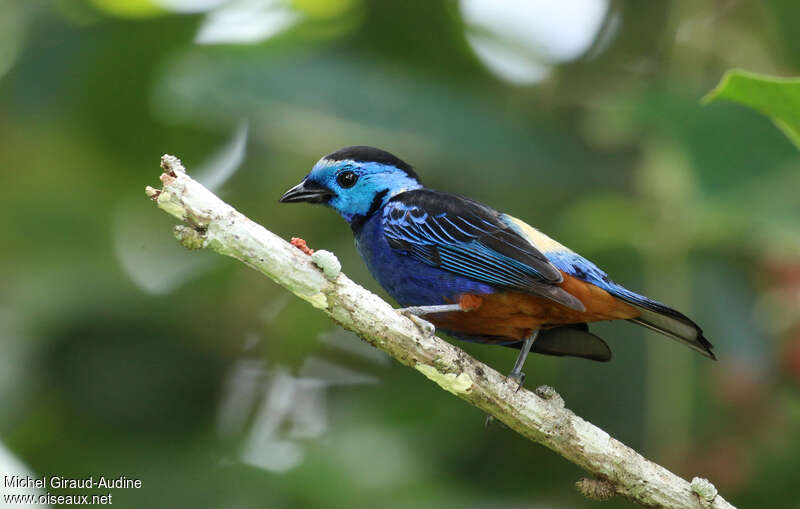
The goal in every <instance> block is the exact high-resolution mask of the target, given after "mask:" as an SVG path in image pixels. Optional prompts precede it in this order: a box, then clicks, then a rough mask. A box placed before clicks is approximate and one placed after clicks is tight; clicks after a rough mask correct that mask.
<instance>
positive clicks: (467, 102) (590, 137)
mask: <svg viewBox="0 0 800 509" xmlns="http://www.w3.org/2000/svg"><path fill="white" fill-rule="evenodd" d="M589 1H593V0H587V2H589ZM597 1H600V2H601V3H602V5H603V6H605V8H604V9H601V10H599V11H598V12H601V14H602V19H600V20H599V22H598V23H597V24H596V26H597V28H596V32H592V33H591V34H589V37H588V38H587V39H586V40H587V41H588V42H587V44H586V49H585V51H582V52H580V53H579V54H578V55H577V56H574V57H569V58H567V57H563V56H561V57H557V56H553V53H548V52H547V51H544V50H543V49H542V48H540V47H539V46H536V44H534V43H536V41H538V42H542V41H544V42H545V43H548V44H551V43H552V44H555V42H557V41H558V40H560V39H559V37H557V36H555V35H548V36H547V37H546V38H544V39H541V40H540V39H536V40H535V41H534V42H530V41H529V40H528V39H526V38H525V37H527V36H528V35H529V36H530V37H532V38H535V37H536V36H537V34H538V33H539V32H537V31H536V30H533V29H531V30H529V31H528V32H530V33H527V32H526V31H524V30H522V34H523V35H519V33H513V34H512V31H511V30H506V29H505V25H502V24H501V25H499V27H498V29H497V31H495V32H487V31H486V30H484V29H481V30H482V31H480V32H476V29H475V28H474V27H470V26H467V24H466V23H465V22H464V19H463V17H462V6H463V2H462V3H458V2H455V1H450V0H436V1H424V2H407V1H401V0H385V1H366V0H364V1H355V0H353V1H344V0H342V1H336V2H325V1H322V0H319V1H315V0H302V1H299V0H298V1H293V2H290V1H277V0H276V1H259V2H246V1H242V0H237V1H235V2H229V1H223V0H146V1H145V0H92V1H87V2H81V1H76V0H53V1H47V0H30V1H27V2H15V1H13V0H6V1H0V28H2V29H1V30H0V168H2V170H3V186H0V203H1V204H2V209H0V210H2V218H3V219H2V223H1V224H2V225H3V229H2V230H3V246H4V248H5V249H0V281H2V285H0V398H2V401H3V404H2V405H0V442H2V444H3V446H4V447H5V448H7V449H8V450H9V451H10V454H13V456H14V457H16V458H17V460H19V461H21V462H23V463H24V464H25V465H27V467H28V468H29V469H30V471H31V472H32V473H35V474H37V475H45V474H47V475H64V476H83V477H85V476H88V475H95V476H98V475H111V476H116V475H126V476H128V477H135V478H140V479H142V482H143V488H142V489H140V490H117V491H114V504H115V506H117V507H136V508H138V507H154V508H157V507H198V508H205V507H226V508H227V507H270V508H280V507H342V508H345V507H347V508H350V507H352V506H353V505H354V504H357V505H359V506H369V507H389V508H391V507H408V506H422V507H441V508H447V507H464V506H470V507H507V506H525V507H528V506H534V507H556V508H558V507H564V508H566V507H591V506H594V505H595V503H593V502H590V501H587V500H583V499H582V498H581V497H580V495H579V494H577V493H576V492H575V491H574V490H573V489H572V483H573V482H574V481H575V480H576V479H578V478H579V477H581V476H582V475H583V474H582V472H580V471H579V469H578V468H577V467H575V466H573V465H571V464H569V463H568V462H566V461H565V460H563V459H562V458H560V457H558V456H556V455H554V454H552V453H550V452H549V451H547V450H545V449H544V448H542V447H539V446H536V445H535V444H531V443H528V442H527V441H525V440H524V439H522V438H520V437H518V436H516V435H514V434H512V433H509V432H507V431H505V430H503V429H500V428H494V429H490V430H484V429H483V426H482V421H483V419H482V416H481V415H480V412H478V411H477V410H475V409H473V408H471V407H468V406H466V405H464V404H462V403H461V402H460V401H459V400H457V399H456V398H453V397H451V396H450V395H448V394H446V393H444V392H442V391H440V390H438V389H437V388H436V387H434V386H432V385H430V383H429V382H427V381H426V380H425V379H424V378H423V377H421V376H419V374H417V373H415V372H413V371H412V370H408V369H404V368H401V367H398V366H396V365H394V364H392V363H390V362H387V361H386V360H385V359H384V358H383V357H381V356H379V355H377V356H376V355H375V353H374V352H371V351H369V350H368V349H367V350H363V349H359V348H358V347H359V346H363V345H362V344H361V343H359V342H358V340H357V339H355V338H352V337H349V336H347V335H346V334H344V333H340V332H338V331H336V329H335V328H334V327H333V325H332V324H331V323H330V322H329V321H328V320H327V319H326V318H324V317H323V316H322V315H321V314H320V313H318V312H315V311H314V310H313V309H311V308H310V307H309V306H308V305H307V304H305V303H303V302H301V301H299V300H297V299H289V298H287V296H286V295H285V292H283V291H282V290H281V289H280V288H277V287H276V286H275V285H274V284H273V283H271V282H270V281H269V280H266V279H265V278H260V277H257V276H256V275H255V274H254V273H253V272H252V271H250V270H249V269H247V268H245V267H243V266H241V265H240V264H238V263H235V262H233V261H231V260H227V259H222V258H221V257H216V256H213V255H212V254H210V253H197V252H187V251H183V250H182V249H180V248H179V247H178V246H177V245H176V243H175V242H174V240H173V239H172V235H171V228H172V226H173V223H172V222H171V221H170V219H169V218H168V217H166V216H165V215H164V214H162V213H160V212H159V211H158V210H156V209H155V208H154V207H152V205H151V204H150V203H148V202H147V201H146V198H145V197H144V194H143V188H144V186H145V185H154V184H155V183H157V176H158V174H159V169H158V166H157V164H158V158H159V157H160V156H161V154H163V153H165V152H169V153H173V154H176V155H178V156H180V157H181V158H182V159H183V161H184V163H185V164H186V166H187V167H188V168H189V169H190V171H192V172H193V173H194V172H195V171H197V172H202V173H203V174H207V175H210V176H209V178H210V179H215V180H216V181H217V182H218V187H217V192H218V193H219V194H220V195H221V196H222V197H223V198H224V199H226V200H227V201H229V202H231V203H233V204H234V205H235V206H236V207H237V208H238V209H239V210H241V211H242V212H244V213H246V214H248V215H249V216H250V217H251V218H253V219H254V220H257V221H259V222H261V223H262V224H264V225H265V226H266V227H268V228H269V229H271V230H272V231H275V232H276V233H278V234H280V235H282V236H284V237H285V238H289V237H291V236H300V237H303V238H304V239H306V240H307V241H308V243H309V245H310V246H311V247H313V248H324V249H330V250H332V251H334V252H336V253H337V255H338V256H339V257H340V259H341V261H342V263H343V266H344V270H345V271H346V272H347V273H348V275H350V276H351V277H353V278H354V279H355V280H356V281H358V282H360V283H363V284H365V285H366V286H368V287H370V288H372V289H374V290H375V291H377V292H379V293H380V292H381V290H380V289H379V288H378V287H377V285H376V284H375V282H374V281H372V279H371V278H370V276H369V274H368V273H367V271H366V269H365V267H364V265H363V263H362V262H361V260H359V259H358V257H357V255H356V253H355V250H354V248H353V246H352V236H351V234H350V232H349V230H348V228H347V226H346V225H345V224H344V223H343V222H342V221H341V220H340V219H339V218H338V217H336V216H335V214H333V213H332V212H331V211H328V210H324V209H322V208H315V207H310V206H307V207H290V206H287V205H279V204H278V203H277V198H278V197H279V196H280V194H281V193H282V192H283V191H285V190H286V189H287V188H288V187H290V186H291V185H294V184H295V183H296V182H297V181H298V180H299V179H300V178H301V177H302V176H303V175H305V173H306V172H307V171H308V170H309V169H310V167H311V166H312V165H313V163H314V162H315V161H316V160H317V159H318V158H319V157H321V156H322V155H324V154H326V153H328V152H331V151H333V150H335V149H338V148H340V147H342V146H345V145H353V144H368V145H374V146H379V147H382V148H385V149H387V150H390V151H392V152H394V153H396V154H397V155H398V156H400V157H401V158H403V159H405V160H407V161H408V162H410V163H411V164H413V165H414V166H415V167H416V168H417V170H418V173H419V174H420V175H421V178H422V180H423V182H424V183H426V184H427V185H429V186H430V187H434V188H440V189H446V190H448V191H451V192H457V193H460V194H464V195H468V196H471V197H474V198H476V199H479V200H481V201H483V202H486V203H488V204H491V205H493V206H495V207H497V208H500V209H503V210H505V211H507V212H509V213H511V214H513V215H515V216H517V217H520V218H523V219H525V220H526V221H528V222H530V223H531V224H533V225H535V226H537V227H539V228H541V229H542V230H543V231H545V232H547V233H548V234H551V235H552V236H553V237H555V238H557V239H558V240H559V241H561V242H563V243H564V244H566V245H568V246H570V247H571V248H573V249H575V250H576V251H578V252H580V253H582V254H584V255H585V256H587V257H589V258H591V259H593V260H594V261H595V262H596V263H597V264H598V265H600V266H601V267H603V268H604V269H606V270H607V271H608V272H609V273H610V274H611V275H612V277H613V278H614V279H615V280H617V281H619V282H621V283H623V284H625V285H626V286H628V287H630V288H631V289H634V290H638V291H642V292H643V293H646V294H648V295H650V296H652V297H654V298H657V299H659V300H662V301H664V302H666V303H668V304H670V305H673V306H675V307H677V308H679V309H681V310H684V311H685V312H686V313H687V314H689V315H690V316H692V317H694V318H695V319H696V320H697V321H698V322H699V323H700V324H702V326H703V327H704V330H705V332H706V335H707V337H708V338H709V339H710V340H711V341H712V343H714V345H715V347H716V352H717V353H718V357H719V358H720V361H719V362H717V363H712V362H709V361H707V360H706V359H703V358H701V357H700V356H697V355H695V354H693V353H692V352H691V351H689V350H687V349H685V348H681V347H680V346H679V345H677V344H675V343H673V342H670V341H666V340H665V339H664V338H663V337H659V336H657V335H655V334H652V333H649V332H647V331H644V330H640V329H639V328H636V327H634V326H632V325H628V324H625V323H613V324H600V325H598V326H597V327H596V331H597V332H598V333H599V334H600V335H601V336H602V337H604V338H606V339H608V342H609V344H610V345H611V347H612V349H613V351H614V359H613V360H612V361H611V362H610V363H608V364H594V363H589V362H586V361H582V360H579V359H554V358H547V357H543V356H537V357H535V358H531V359H530V360H529V361H528V365H527V369H526V371H527V373H528V379H529V384H531V385H535V384H549V385H552V386H554V387H556V388H557V389H558V390H559V392H560V393H561V394H562V395H563V396H564V399H565V400H566V402H567V405H568V406H569V407H570V408H572V409H574V410H575V411H576V412H577V413H578V414H579V415H582V416H584V417H586V418H587V419H589V420H591V421H592V422H594V423H596V424H597V425H599V426H601V427H603V428H604V429H606V430H607V431H608V432H609V433H610V434H612V435H613V436H615V437H617V438H619V439H621V440H623V441H625V442H626V443H628V444H630V445H631V446H633V447H635V448H637V449H638V450H641V451H642V452H643V453H644V454H646V455H648V456H650V457H652V458H653V459H654V460H657V461H659V462H661V463H663V464H665V465H666V466H668V467H670V468H672V469H674V470H675V471H676V472H678V473H680V474H682V475H684V476H686V477H691V476H694V475H702V476H704V477H708V478H709V479H711V480H712V481H713V482H715V484H716V485H717V487H718V488H719V489H720V491H721V493H723V495H725V496H726V498H728V499H729V500H731V501H732V502H734V503H736V504H740V505H741V506H748V507H763V506H765V504H768V505H770V506H775V507H798V505H797V503H798V502H797V497H796V495H795V490H796V486H795V484H796V480H797V475H796V473H797V472H798V471H800V431H798V430H800V395H798V388H799V387H800V322H798V313H797V295H798V292H800V229H798V219H800V201H799V200H798V199H797V190H798V189H800V158H798V152H797V150H796V148H795V147H794V146H792V144H791V143H790V142H789V141H788V140H787V139H786V138H785V137H784V136H783V135H782V134H781V133H780V131H778V130H776V129H774V127H773V125H772V124H771V122H770V121H769V120H768V119H767V118H764V117H762V116H761V115H759V114H757V113H756V112H754V111H750V110H748V109H745V108H741V107H739V106H737V105H734V104H726V103H724V102H719V103H716V102H715V103H713V104H711V105H709V106H706V107H703V106H701V105H700V102H699V99H700V97H701V96H702V95H703V94H704V93H705V92H706V91H707V90H709V89H711V88H712V87H713V86H714V84H715V83H716V82H717V81H718V80H719V78H720V76H721V75H722V74H723V72H724V71H725V70H726V69H729V68H732V67H741V68H747V69H751V70H753V71H755V72H760V73H765V74H770V75H780V76H797V75H798V74H800V73H799V70H800V56H799V55H800V53H799V52H798V48H800V32H798V31H797V30H796V26H795V25H796V23H794V20H797V19H798V18H800V4H798V3H797V2H793V1H791V0H770V1H765V2H731V3H727V2H725V3H718V2H713V3H705V2H677V1H676V2H650V3H646V4H643V3H641V2H632V1H622V0H620V1H611V2H609V3H607V4H606V3H605V2H602V0H597ZM496 4H497V5H500V4H502V2H499V3H496ZM526 5H527V4H526ZM548 5H549V6H550V8H549V9H548V7H547V6H548ZM553 5H554V3H548V2H542V3H538V2H531V3H530V9H539V11H536V12H535V13H534V14H536V15H537V16H546V15H548V13H551V14H552V12H551V11H552V9H554V8H555V7H553ZM245 7H246V8H248V9H250V10H245V12H244V14H242V10H241V9H243V8H245ZM237 9H239V10H237ZM579 11H580V12H578V13H572V14H571V15H570V16H572V17H570V16H566V17H561V18H554V21H552V23H553V24H557V23H561V24H562V25H559V26H563V29H562V30H560V31H558V32H561V33H562V34H561V35H563V34H569V33H571V30H569V29H571V28H574V27H576V26H589V24H583V25H581V24H579V23H577V21H578V20H577V18H575V16H580V15H582V14H581V13H582V12H583V13H584V14H585V12H589V11H590V9H581V10H579ZM512 14H513V13H512ZM525 15H530V12H528V13H527V14H525V13H523V12H520V13H518V15H517V16H513V17H512V19H514V18H517V19H526V18H524V16H525ZM565 20H566V21H565ZM592 26H594V25H592ZM523 27H524V25H523ZM558 32H557V34H556V35H559V34H558ZM542 33H544V32H542ZM514 34H516V35H514ZM512 35H514V37H511V36H512ZM478 36H479V39H480V41H483V42H486V41H487V38H488V41H489V44H490V46H483V47H481V46H478V45H477V44H478V43H476V37H478ZM523 36H524V37H523ZM491 44H494V46H491ZM537 44H538V43H537ZM543 47H544V48H547V47H549V46H543ZM487 48H489V49H487ZM498 48H500V49H498ZM481 51H483V52H484V53H480V52H481ZM492 52H494V53H492ZM503 52H507V53H503ZM512 53H513V55H515V57H514V58H515V59H518V58H520V57H519V55H523V57H522V58H523V59H529V60H530V62H529V63H531V65H532V66H533V64H534V63H535V66H533V67H532V68H531V69H533V70H535V71H536V73H538V74H536V73H533V72H531V73H529V74H527V75H522V77H520V75H517V76H516V77H515V79H520V80H521V79H523V78H524V79H527V80H528V82H524V83H523V82H519V81H509V80H510V79H511V78H510V77H509V76H508V75H503V74H502V72H501V70H499V69H501V68H500V67H492V65H494V66H497V65H498V62H497V61H496V60H494V61H492V60H487V59H488V58H489V56H491V55H493V57H492V58H495V59H497V58H499V57H498V55H505V54H512ZM487 55H489V56H487ZM510 61H511V63H512V64H513V65H517V66H518V67H519V66H520V65H521V64H520V63H519V62H518V60H514V59H511V60H510ZM514 62H516V63H514ZM509 65H511V64H509ZM523 67H524V66H523ZM529 70H530V69H529ZM531 80H533V81H531ZM242 125H247V126H249V127H248V128H247V129H242V127H241V126H242ZM243 132H244V133H247V134H246V136H247V138H246V151H245V152H241V151H240V150H239V149H237V147H241V146H243V145H242V144H239V143H237V140H239V139H240V138H239V137H241V136H243V135H242V134H241V133H243ZM237 162H241V164H237ZM229 169H233V170H236V171H235V172H233V173H232V174H231V172H230V171H227V170H229ZM223 170H225V171H223ZM206 172H207V173H206ZM459 346H462V347H463V348H464V349H466V350H467V351H468V352H469V353H471V354H472V355H475V356H477V357H478V358H480V359H482V360H484V361H485V362H488V363H489V364H491V365H492V366H494V367H496V368H497V369H500V370H506V369H507V368H508V367H509V365H510V363H511V362H513V357H514V355H515V353H514V352H512V351H509V350H507V349H503V348H493V347H487V346H482V345H472V344H464V343H459ZM374 382H377V383H374ZM6 464H7V463H3V464H2V466H0V469H3V468H7V467H6ZM765 501H768V502H765ZM606 505H607V506H608V507H627V506H629V505H630V504H628V503H627V502H625V501H622V500H613V501H611V502H609V503H606Z"/></svg>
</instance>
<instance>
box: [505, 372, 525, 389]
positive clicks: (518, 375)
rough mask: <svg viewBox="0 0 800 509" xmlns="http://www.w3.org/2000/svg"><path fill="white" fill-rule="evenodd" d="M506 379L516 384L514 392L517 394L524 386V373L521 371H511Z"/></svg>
mask: <svg viewBox="0 0 800 509" xmlns="http://www.w3.org/2000/svg"><path fill="white" fill-rule="evenodd" d="M508 379H509V380H513V381H515V382H517V390H516V391H514V392H518V391H519V390H520V389H522V386H523V385H525V373H523V372H522V371H517V372H514V371H512V372H511V373H509V374H508Z"/></svg>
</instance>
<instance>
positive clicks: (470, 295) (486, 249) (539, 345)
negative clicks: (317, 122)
mask: <svg viewBox="0 0 800 509" xmlns="http://www.w3.org/2000/svg"><path fill="white" fill-rule="evenodd" d="M280 201H282V202H311V203H322V204H325V205H327V206H329V207H332V208H333V209H334V210H336V211H337V212H338V213H339V214H340V215H341V216H342V217H343V218H344V219H345V221H347V222H348V223H349V224H350V227H351V228H352V230H353V234H354V235H355V240H356V248H357V249H358V252H359V253H360V254H361V257H362V258H363V259H364V261H365V262H366V264H367V267H368V268H369V271H370V273H371V274H372V275H373V277H374V278H375V279H377V280H378V282H379V283H380V284H381V286H383V287H384V288H385V289H386V291H387V292H388V293H389V295H391V296H392V297H393V298H394V299H395V300H397V301H398V302H399V303H400V304H401V305H402V306H409V307H407V308H405V309H403V310H402V311H404V312H406V313H411V314H413V315H426V320H428V321H430V322H431V323H433V324H434V325H435V326H436V327H438V328H439V329H441V330H443V331H444V332H446V333H448V334H450V335H452V336H454V337H457V338H459V339H463V340H467V341H477V342H480V343H489V344H494V345H503V346H510V347H515V348H519V349H520V353H519V356H518V357H517V361H516V363H515V365H514V368H513V369H512V371H511V373H510V374H509V378H512V379H514V380H515V381H516V382H517V383H518V384H519V385H522V383H523V382H524V379H525V375H524V373H523V372H522V366H523V364H524V362H525V358H526V356H527V354H528V352H529V351H530V350H531V349H532V350H533V351H534V352H537V353H543V354H550V355H569V356H575V357H583V358H586V359H592V360H596V361H607V360H609V359H610V358H611V351H610V349H609V348H608V345H606V343H605V342H604V341H603V340H602V339H600V338H599V337H597V336H595V335H594V334H592V333H590V332H589V329H588V326H587V323H588V322H597V321H601V320H630V321H632V322H634V323H637V324H639V325H643V326H645V327H648V328H650V329H653V330H655V331H658V332H660V333H662V334H664V335H666V336H669V337H670V338H672V339H675V340H677V341H680V342H681V343H684V344H685V345H687V346H689V347H691V348H693V349H695V350H697V351H698V352H700V353H701V354H703V355H705V356H706V357H710V358H711V359H715V357H714V354H713V353H712V351H711V349H712V346H711V343H709V342H708V340H706V338H705V337H703V331H702V330H701V329H700V327H698V326H697V324H695V323H694V322H693V321H692V320H690V319H689V318H687V317H686V316H685V315H683V314H682V313H680V312H678V311H675V310H674V309H671V308H669V307H667V306H665V305H663V304H661V303H659V302H656V301H654V300H652V299H649V298H647V297H644V296H642V295H639V294H637V293H634V292H632V291H630V290H628V289H626V288H624V287H623V286H621V285H618V284H617V283H614V282H613V281H612V280H611V279H610V278H609V277H608V276H607V275H606V273H605V272H603V271H602V270H600V269H599V268H598V267H597V266H596V265H595V264H594V263H592V262H590V261H589V260H587V259H586V258H583V257H582V256H580V255H579V254H577V253H575V252H574V251H571V250H570V249H569V248H567V247H565V246H563V245H561V244H559V243H558V242H556V241H555V240H553V239H551V238H550V237H548V236H546V235H545V234H543V233H541V232H540V231H538V230H537V229H535V228H533V227H531V226H529V225H528V224H526V223H524V222H523V221H521V220H519V219H517V218H515V217H512V216H510V215H508V214H504V213H502V212H499V211H497V210H495V209H493V208H491V207H488V206H486V205H483V204H481V203H478V202H476V201H473V200H470V199H469V198H465V197H463V196H459V195H456V194H450V193H446V192H442V191H434V190H433V189H428V188H426V187H424V186H423V185H422V184H420V182H419V179H418V177H417V174H416V173H414V170H413V169H412V168H411V166H409V165H408V164H406V163H405V162H403V161H401V160H400V159H398V158H397V157H395V156H393V155H392V154H390V153H388V152H385V151H383V150H380V149H377V148H372V147H347V148H343V149H341V150H338V151H336V152H333V153H332V154H328V155H327V156H325V157H323V158H322V159H320V160H319V162H317V164H316V165H314V167H313V168H312V169H311V172H310V173H309V174H308V175H307V176H306V178H305V179H303V181H302V182H300V183H299V184H298V185H296V186H295V187H293V188H291V189H290V190H288V191H287V192H286V193H285V194H284V195H283V196H282V197H281V199H280Z"/></svg>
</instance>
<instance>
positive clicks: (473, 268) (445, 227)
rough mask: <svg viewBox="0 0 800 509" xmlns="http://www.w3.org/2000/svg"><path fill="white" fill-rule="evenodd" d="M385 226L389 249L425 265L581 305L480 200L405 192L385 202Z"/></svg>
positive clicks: (500, 216) (558, 276)
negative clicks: (560, 286)
mask: <svg viewBox="0 0 800 509" xmlns="http://www.w3.org/2000/svg"><path fill="white" fill-rule="evenodd" d="M383 229H384V233H385V235H386V237H387V240H388V242H389V245H390V246H391V247H392V248H393V249H395V250H398V251H402V252H404V253H406V254H408V255H410V256H413V257H414V258H417V259H418V260H421V261H423V262H425V263H427V264H428V265H432V266H434V267H439V268H442V269H444V270H447V271H450V272H453V273H456V274H459V275H461V276H465V277H468V278H471V279H474V280H476V281H481V282H483V283H488V284H490V285H493V286H497V287H500V288H507V289H512V290H519V291H522V292H526V293H531V294H535V295H539V296H542V297H546V298H549V299H552V300H554V301H556V302H559V303H561V304H564V305H565V306H568V307H570V308H572V309H576V310H579V311H583V310H584V309H585V308H584V306H583V304H582V303H581V302H580V301H579V300H578V299H576V298H575V297H573V296H572V295H570V294H568V293H567V292H565V291H564V290H562V289H561V288H559V287H558V286H557V285H558V284H559V283H561V282H562V281H563V276H562V275H561V272H560V271H559V270H558V269H557V268H556V267H555V266H554V265H553V264H552V263H550V262H549V261H548V260H547V258H546V257H545V256H544V255H543V254H542V253H541V252H539V250H537V249H536V248H535V247H534V246H533V245H532V244H531V243H530V242H529V241H528V240H527V239H525V238H524V237H523V236H522V235H520V234H519V233H518V232H517V230H516V228H515V227H514V226H513V225H512V224H510V223H509V222H506V220H505V219H504V216H503V214H501V213H500V212H498V211H496V210H494V209H492V208H490V207H487V206H485V205H482V204H480V203H478V202H475V201H472V200H469V199H467V198H464V197H462V196H458V195H454V194H449V193H442V192H439V191H432V190H429V189H419V190H415V191H408V192H405V193H401V194H399V195H397V196H395V197H394V198H392V199H391V200H390V201H389V202H388V203H387V204H386V206H385V207H384V210H383Z"/></svg>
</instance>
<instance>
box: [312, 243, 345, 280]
mask: <svg viewBox="0 0 800 509" xmlns="http://www.w3.org/2000/svg"><path fill="white" fill-rule="evenodd" d="M311 261H313V262H314V264H315V265H316V266H317V267H319V268H320V269H322V272H323V273H324V274H325V277H326V278H328V279H336V277H337V276H338V275H339V274H340V273H341V272H342V264H341V262H339V259H338V258H336V255H335V254H333V253H331V252H330V251H325V250H324V249H321V250H319V251H316V252H315V253H314V254H312V255H311Z"/></svg>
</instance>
